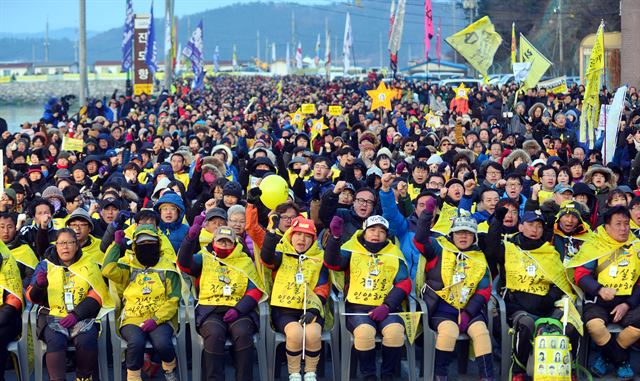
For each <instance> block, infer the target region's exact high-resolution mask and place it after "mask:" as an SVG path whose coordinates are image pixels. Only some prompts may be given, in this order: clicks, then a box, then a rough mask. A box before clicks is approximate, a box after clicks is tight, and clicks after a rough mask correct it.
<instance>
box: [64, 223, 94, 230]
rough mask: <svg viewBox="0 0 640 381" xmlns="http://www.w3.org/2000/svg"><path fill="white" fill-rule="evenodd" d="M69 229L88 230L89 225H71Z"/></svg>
mask: <svg viewBox="0 0 640 381" xmlns="http://www.w3.org/2000/svg"><path fill="white" fill-rule="evenodd" d="M69 227H70V228H71V229H80V228H82V229H84V228H88V227H89V224H82V223H80V224H69Z"/></svg>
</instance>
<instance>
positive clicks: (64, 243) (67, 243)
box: [56, 241, 78, 247]
mask: <svg viewBox="0 0 640 381" xmlns="http://www.w3.org/2000/svg"><path fill="white" fill-rule="evenodd" d="M76 242H78V241H62V242H56V246H58V247H71V246H73V245H75V244H76Z"/></svg>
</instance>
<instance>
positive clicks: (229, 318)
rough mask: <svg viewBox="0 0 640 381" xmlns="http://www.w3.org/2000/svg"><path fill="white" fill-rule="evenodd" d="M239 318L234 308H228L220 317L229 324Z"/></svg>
mask: <svg viewBox="0 0 640 381" xmlns="http://www.w3.org/2000/svg"><path fill="white" fill-rule="evenodd" d="M239 317H240V313H239V312H238V310H236V309H235V308H229V310H228V311H227V312H226V313H225V314H224V316H223V317H222V321H223V322H225V323H227V324H230V323H233V322H234V321H236V320H238V318H239Z"/></svg>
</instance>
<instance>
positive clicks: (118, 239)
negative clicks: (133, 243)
mask: <svg viewBox="0 0 640 381" xmlns="http://www.w3.org/2000/svg"><path fill="white" fill-rule="evenodd" d="M113 241H114V242H115V243H116V245H122V243H123V242H124V230H117V231H116V233H115V234H114V235H113Z"/></svg>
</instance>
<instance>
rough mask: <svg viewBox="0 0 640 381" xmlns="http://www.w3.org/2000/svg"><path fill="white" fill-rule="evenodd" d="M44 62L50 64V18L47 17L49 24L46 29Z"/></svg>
mask: <svg viewBox="0 0 640 381" xmlns="http://www.w3.org/2000/svg"><path fill="white" fill-rule="evenodd" d="M44 62H45V63H48V62H49V16H47V23H46V26H45V29H44Z"/></svg>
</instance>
